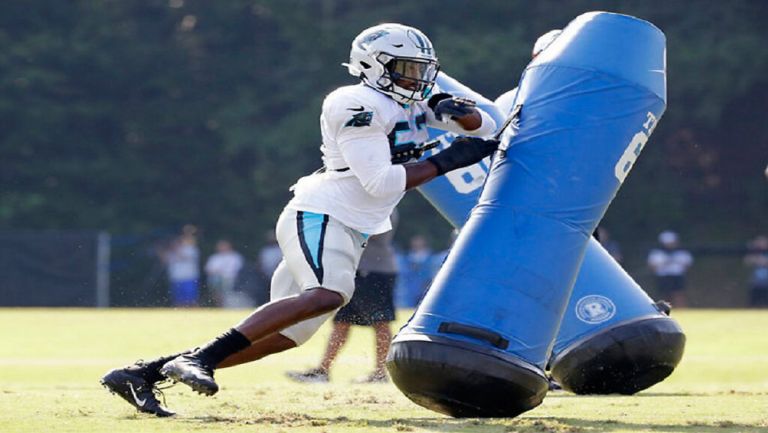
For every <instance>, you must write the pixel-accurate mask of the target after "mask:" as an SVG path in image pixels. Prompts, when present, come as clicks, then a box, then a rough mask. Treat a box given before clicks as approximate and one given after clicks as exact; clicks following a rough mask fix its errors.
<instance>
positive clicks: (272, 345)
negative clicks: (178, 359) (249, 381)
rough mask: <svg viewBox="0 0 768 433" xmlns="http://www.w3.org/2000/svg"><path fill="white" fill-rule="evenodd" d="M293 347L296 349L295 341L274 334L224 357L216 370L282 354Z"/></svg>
mask: <svg viewBox="0 0 768 433" xmlns="http://www.w3.org/2000/svg"><path fill="white" fill-rule="evenodd" d="M294 347H296V342H295V341H293V340H291V339H290V338H288V337H286V336H284V335H282V334H280V333H277V332H276V333H274V334H271V335H269V336H267V337H265V338H262V339H261V340H259V341H256V342H254V343H252V344H251V345H250V346H249V347H247V348H245V349H243V350H241V351H239V352H237V353H235V354H232V355H230V356H228V357H226V358H225V359H224V360H223V361H221V363H219V364H218V365H217V366H216V369H217V370H218V369H220V368H227V367H234V366H236V365H240V364H246V363H248V362H252V361H257V360H259V359H261V358H263V357H265V356H268V355H272V354H275V353H280V352H284V351H286V350H289V349H293V348H294Z"/></svg>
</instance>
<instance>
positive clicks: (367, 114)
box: [344, 111, 373, 127]
mask: <svg viewBox="0 0 768 433" xmlns="http://www.w3.org/2000/svg"><path fill="white" fill-rule="evenodd" d="M371 119H373V112H371V111H364V112H362V113H357V114H355V115H353V116H352V118H351V119H349V120H348V121H347V123H345V124H344V126H354V127H360V126H371Z"/></svg>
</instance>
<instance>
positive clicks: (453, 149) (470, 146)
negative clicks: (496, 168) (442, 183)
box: [403, 137, 499, 190]
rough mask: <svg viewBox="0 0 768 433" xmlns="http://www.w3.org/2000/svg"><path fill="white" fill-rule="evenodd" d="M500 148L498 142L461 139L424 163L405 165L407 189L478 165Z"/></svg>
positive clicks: (474, 138) (468, 138)
mask: <svg viewBox="0 0 768 433" xmlns="http://www.w3.org/2000/svg"><path fill="white" fill-rule="evenodd" d="M498 146H499V142H498V140H484V139H482V138H478V137H459V138H457V139H455V140H453V142H452V143H451V145H450V146H449V147H448V148H447V149H444V150H442V151H441V152H440V153H438V154H436V155H432V156H430V157H429V158H427V159H425V160H424V161H419V162H413V163H408V164H404V165H403V167H405V175H406V180H405V189H406V190H408V189H411V188H415V187H417V186H419V185H422V184H424V183H426V182H429V181H430V180H432V179H434V178H435V177H437V176H442V175H444V174H445V173H448V172H449V171H453V170H456V169H459V168H462V167H467V166H470V165H473V164H477V163H478V162H480V161H482V160H483V159H484V158H485V157H487V156H490V155H491V154H492V153H493V152H494V151H495V150H496V148H497V147H498Z"/></svg>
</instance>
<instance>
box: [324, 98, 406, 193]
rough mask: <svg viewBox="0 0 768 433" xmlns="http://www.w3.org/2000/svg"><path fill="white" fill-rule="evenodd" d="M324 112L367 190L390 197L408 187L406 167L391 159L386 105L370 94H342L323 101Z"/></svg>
mask: <svg viewBox="0 0 768 433" xmlns="http://www.w3.org/2000/svg"><path fill="white" fill-rule="evenodd" d="M323 114H324V115H325V116H327V118H328V122H329V126H331V127H332V128H333V129H334V131H335V138H336V140H335V141H336V144H337V145H338V148H339V150H340V152H341V154H342V156H343V158H344V160H345V162H346V163H347V165H348V167H349V169H350V171H351V172H352V174H354V175H355V176H356V177H357V178H358V179H359V180H360V183H361V185H362V186H363V188H364V189H365V190H366V192H368V193H369V194H371V195H372V196H375V197H388V196H392V195H395V194H400V193H402V192H403V191H405V168H404V167H402V166H400V165H392V163H391V154H390V151H389V139H388V138H387V132H386V131H387V128H386V127H387V123H388V119H387V113H386V110H385V109H382V108H381V107H378V106H377V104H376V101H371V100H370V99H368V98H364V97H360V96H359V95H343V96H341V97H337V98H334V100H332V101H328V103H327V104H324V107H323Z"/></svg>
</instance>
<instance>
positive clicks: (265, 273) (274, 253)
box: [256, 230, 283, 301]
mask: <svg viewBox="0 0 768 433" xmlns="http://www.w3.org/2000/svg"><path fill="white" fill-rule="evenodd" d="M281 260H283V252H282V251H280V246H279V245H278V244H277V238H276V237H275V231H274V230H267V231H266V232H265V233H264V245H263V246H262V247H261V249H260V250H259V253H258V257H257V258H256V265H257V267H258V268H259V273H260V274H261V278H262V281H263V287H265V290H266V295H267V297H266V300H267V301H268V300H269V285H270V280H271V279H272V274H274V273H275V269H277V265H279V264H280V261H281Z"/></svg>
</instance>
